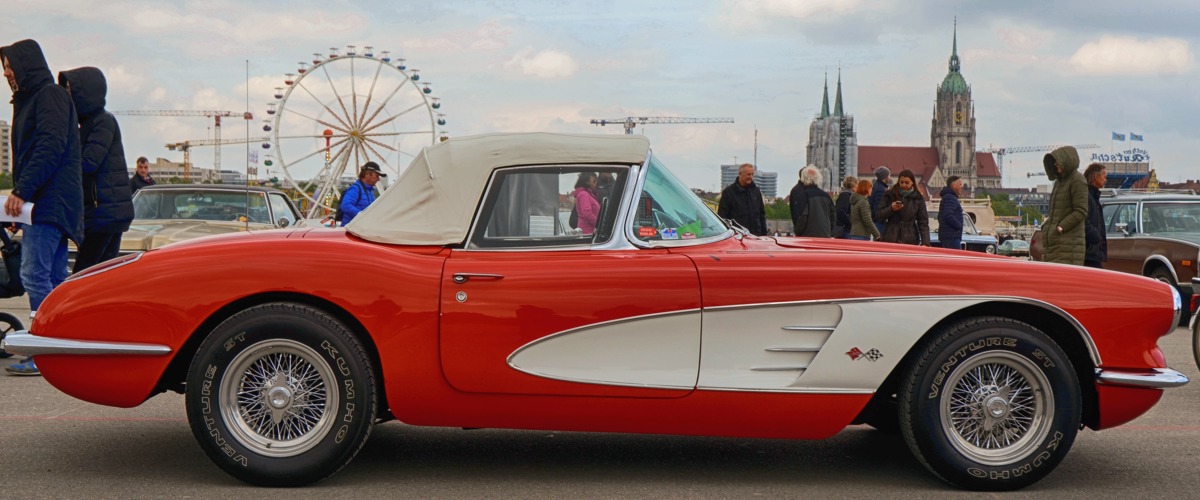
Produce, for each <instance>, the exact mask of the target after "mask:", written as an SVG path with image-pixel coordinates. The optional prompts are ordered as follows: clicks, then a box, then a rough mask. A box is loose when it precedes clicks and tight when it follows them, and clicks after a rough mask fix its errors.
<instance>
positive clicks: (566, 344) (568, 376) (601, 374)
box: [508, 309, 700, 389]
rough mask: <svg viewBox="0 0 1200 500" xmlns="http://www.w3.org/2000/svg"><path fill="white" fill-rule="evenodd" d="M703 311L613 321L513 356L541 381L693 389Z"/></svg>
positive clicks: (543, 342)
mask: <svg viewBox="0 0 1200 500" xmlns="http://www.w3.org/2000/svg"><path fill="white" fill-rule="evenodd" d="M699 363H700V310H699V309H694V310H691V311H682V312H675V313H668V314H660V315H652V316H643V317H637V318H631V319H628V320H619V321H610V322H607V323H600V324H596V325H590V326H585V327H582V328H576V329H573V330H567V331H565V332H559V333H556V334H553V335H550V336H547V337H543V338H541V339H538V340H536V341H533V342H530V343H529V344H526V345H524V346H522V347H521V348H519V349H517V350H516V351H514V352H513V353H512V354H511V355H509V356H508V365H509V366H511V367H513V368H515V369H517V370H520V371H523V372H525V373H528V374H530V375H536V376H539V377H545V378H551V379H557V380H566V381H570V382H584V383H592V384H604V385H622V386H636V387H656V388H669V389H693V388H695V387H696V372H697V371H698V369H699Z"/></svg>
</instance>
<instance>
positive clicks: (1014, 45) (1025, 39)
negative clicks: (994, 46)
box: [996, 26, 1053, 51]
mask: <svg viewBox="0 0 1200 500" xmlns="http://www.w3.org/2000/svg"><path fill="white" fill-rule="evenodd" d="M996 38H997V39H998V40H1000V41H1001V42H1002V43H1004V45H1005V46H1006V47H1008V48H1010V49H1017V50H1020V51H1030V50H1035V49H1037V48H1039V47H1044V46H1045V45H1046V43H1047V42H1048V41H1050V39H1051V38H1053V33H1052V32H1049V31H1044V30H1039V29H1035V28H1029V27H1021V28H1012V27H1007V26H1006V27H1004V28H1000V29H998V30H996Z"/></svg>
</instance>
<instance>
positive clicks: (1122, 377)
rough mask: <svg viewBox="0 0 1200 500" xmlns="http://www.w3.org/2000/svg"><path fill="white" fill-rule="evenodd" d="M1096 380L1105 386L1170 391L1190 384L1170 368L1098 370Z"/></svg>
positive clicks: (1183, 376)
mask: <svg viewBox="0 0 1200 500" xmlns="http://www.w3.org/2000/svg"><path fill="white" fill-rule="evenodd" d="M1096 380H1097V381H1098V382H1100V383H1101V384H1105V385H1124V386H1128V387H1148V388H1154V389H1168V388H1171V387H1179V386H1182V385H1184V384H1186V383H1188V378H1187V375H1184V374H1182V373H1179V372H1177V371H1175V370H1172V369H1170V368H1155V369H1153V370H1151V371H1148V372H1131V371H1123V370H1105V369H1103V368H1097V369H1096Z"/></svg>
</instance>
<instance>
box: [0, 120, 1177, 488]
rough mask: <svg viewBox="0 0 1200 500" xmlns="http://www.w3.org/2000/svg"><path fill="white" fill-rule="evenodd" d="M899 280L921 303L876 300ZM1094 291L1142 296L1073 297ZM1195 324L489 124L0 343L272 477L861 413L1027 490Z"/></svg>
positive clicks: (1159, 304) (83, 295) (648, 163)
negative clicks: (508, 442)
mask: <svg viewBox="0 0 1200 500" xmlns="http://www.w3.org/2000/svg"><path fill="white" fill-rule="evenodd" d="M597 172H601V173H610V174H612V175H613V177H614V178H615V182H614V184H613V185H612V186H611V188H610V189H606V190H604V191H599V190H598V191H597V192H595V195H596V199H597V200H598V201H599V209H598V210H597V211H596V212H595V217H596V218H595V221H594V228H595V229H594V230H593V231H591V232H590V233H588V232H584V231H580V230H575V229H572V228H570V227H568V225H566V224H564V223H563V222H562V221H563V220H565V219H564V217H563V215H564V214H567V213H569V212H570V211H571V209H572V207H571V206H570V202H569V201H567V200H569V198H568V197H567V196H566V195H567V194H568V193H571V192H572V191H573V190H574V186H575V184H576V183H577V181H578V180H580V179H586V178H587V176H590V175H595V173H597ZM198 201H199V200H198ZM180 205H181V204H180V203H178V202H176V203H173V204H172V205H160V207H164V208H165V207H166V206H175V207H176V211H177V212H179V211H180V209H179V207H180ZM183 205H184V206H187V209H186V210H184V211H183V213H187V214H189V215H190V214H195V213H199V208H200V207H199V206H200V204H199V203H198V204H197V207H196V208H195V209H193V208H192V207H191V206H190V205H187V204H183ZM213 205H216V203H215V200H214V203H213ZM234 211H236V209H233V210H226V211H222V212H221V215H220V217H229V216H237V215H238V214H242V213H245V212H238V213H226V212H234ZM591 213H592V212H591V211H588V212H587V215H586V216H588V217H591V216H592V215H591ZM247 215H250V216H251V217H254V213H252V212H251V213H249V214H247ZM160 216H161V215H160ZM583 216H585V214H584V213H582V212H581V214H580V217H583ZM214 217H215V216H214ZM254 218H255V220H256V221H257V220H258V218H257V217H254ZM589 222H592V221H590V220H589ZM588 225H589V224H580V227H588ZM198 264H199V265H198ZM299 271H302V272H299ZM888 275H891V276H895V277H896V278H897V280H898V281H899V282H901V283H902V286H889V287H881V286H878V284H879V280H880V278H881V276H888ZM912 276H920V277H921V279H912ZM1030 276H1036V277H1037V280H1036V281H1037V283H1038V286H1030ZM798 284H800V286H798ZM1095 289H1120V290H1123V291H1124V292H1125V293H1123V294H1122V296H1120V297H1116V296H1113V295H1111V294H1094V293H1080V290H1095ZM1180 307H1181V304H1180V299H1179V295H1178V293H1176V292H1175V289H1174V288H1172V287H1169V286H1166V285H1164V284H1163V283H1159V282H1156V281H1153V280H1146V279H1142V278H1139V277H1135V276H1127V275H1122V274H1118V273H1109V272H1102V271H1096V270H1093V269H1085V268H1081V267H1074V266H1059V265H1049V264H1043V263H1037V262H1029V261H1024V260H1017V259H1004V258H999V257H995V256H988V255H977V254H973V253H969V252H961V251H954V250H944V249H939V248H927V247H919V246H911V245H898V244H889V243H880V242H864V241H849V240H835V239H828V238H778V239H777V238H769V237H755V236H752V235H749V234H746V233H744V232H741V231H738V230H735V229H732V228H730V227H727V226H726V225H725V224H724V223H723V221H722V220H721V219H719V218H717V217H716V216H715V215H714V214H713V212H712V211H711V210H709V209H708V208H707V207H705V205H704V204H703V203H702V202H701V201H700V200H699V199H698V198H697V197H696V196H695V195H694V194H693V193H692V192H691V191H690V190H689V189H688V188H687V187H686V186H685V185H684V184H683V183H681V182H679V180H677V179H676V178H675V177H674V176H673V175H672V174H671V173H670V171H668V170H667V168H666V167H665V166H663V164H662V163H660V161H659V159H658V158H656V157H655V156H654V155H652V154H651V151H650V144H649V142H648V140H647V139H646V138H645V137H643V136H637V135H567V134H495V135H484V136H475V137H460V138H452V139H450V140H448V141H445V142H441V143H439V144H436V145H433V146H430V147H428V148H426V149H425V150H424V151H423V152H422V154H420V155H418V156H417V157H416V158H415V159H414V160H413V163H412V165H410V166H409V168H408V169H407V171H405V173H404V174H402V176H401V177H400V178H399V179H398V181H397V182H396V184H395V185H394V186H393V187H391V188H390V189H388V191H387V192H386V193H384V194H383V195H382V196H381V197H380V198H379V199H378V200H377V201H376V202H375V203H374V204H373V205H372V206H371V207H370V208H368V209H367V210H366V211H364V212H363V213H362V214H360V215H359V216H358V217H356V218H355V219H354V221H353V222H351V223H350V224H349V225H348V226H347V227H346V228H344V229H342V228H336V229H335V228H293V229H288V230H282V231H261V232H242V233H237V234H227V235H222V236H214V237H209V238H199V239H194V240H190V241H185V242H181V243H177V244H174V245H169V246H166V247H163V248H160V249H157V250H150V251H147V252H144V253H135V254H132V255H128V256H125V257H120V258H117V259H115V260H112V261H109V262H106V263H103V264H100V265H98V266H95V267H93V268H91V269H89V270H87V271H85V272H82V273H78V274H76V275H75V276H73V277H71V278H70V279H69V280H67V281H66V282H65V283H63V284H62V285H61V286H59V287H58V288H57V289H55V290H54V292H52V293H51V294H50V296H49V297H48V298H47V299H46V301H45V303H44V304H43V305H42V307H41V309H39V311H38V315H37V318H36V319H35V320H34V321H33V323H32V325H30V328H29V330H28V331H20V332H14V333H12V334H10V335H9V336H8V338H7V339H6V340H5V346H6V347H7V348H8V349H9V350H11V351H14V352H18V353H24V354H30V355H34V356H35V357H36V360H37V364H38V367H39V368H40V369H41V371H42V374H43V376H44V377H45V379H46V380H47V381H48V382H49V383H51V384H53V385H54V386H55V387H56V388H58V389H59V390H61V391H63V392H65V393H67V394H69V395H72V396H74V397H77V398H80V399H83V400H86V401H91V402H94V403H98V404H104V405H111V406H118V407H132V406H137V405H139V404H141V403H143V402H144V401H145V400H146V399H147V398H150V397H152V396H154V395H155V394H157V393H160V392H163V391H177V392H181V393H184V394H185V395H186V414H187V417H188V420H189V422H190V425H191V428H192V431H193V434H194V435H195V437H196V439H197V441H198V442H199V444H200V447H201V448H202V449H203V450H204V451H205V452H206V453H207V455H208V456H209V458H210V459H212V460H213V462H214V463H216V464H217V465H218V466H219V467H221V468H222V469H223V470H225V471H226V472H228V473H229V474H231V475H233V476H235V477H237V478H240V479H242V480H244V481H247V482H250V483H254V484H259V485H279V486H295V485H301V484H306V483H311V482H313V481H317V480H320V479H321V478H324V477H326V476H329V475H330V474H333V473H334V472H336V471H338V470H339V469H341V468H342V467H343V466H345V465H346V464H347V463H349V462H350V460H351V459H352V458H353V457H354V456H355V455H356V454H357V452H358V451H359V449H360V448H361V447H362V446H363V443H364V442H365V441H366V439H367V437H368V435H369V434H370V431H371V428H372V426H374V425H376V424H377V423H378V422H380V421H386V420H391V419H396V420H400V421H402V422H406V423H408V424H412V425H425V426H447V427H463V428H480V427H482V428H513V429H546V430H563V431H594V432H622V433H627V432H634V433H663V434H685V435H705V436H732V437H760V438H793V439H822V438H826V437H829V436H832V435H834V434H836V433H837V432H838V431H840V430H841V429H843V428H844V427H845V426H847V425H850V424H855V423H868V424H870V425H873V426H876V427H879V428H884V429H898V430H899V432H900V434H901V435H902V436H903V439H904V440H905V442H906V443H907V445H908V448H909V449H910V450H911V451H912V453H913V454H914V455H915V457H916V458H917V459H918V461H919V462H920V463H922V464H923V465H924V466H925V467H927V468H928V469H929V470H930V471H932V472H933V473H934V474H936V475H937V476H938V477H939V478H942V479H945V480H946V481H948V482H950V483H952V484H955V485H958V486H960V487H963V488H970V489H979V490H1009V489H1015V488H1020V487H1023V486H1026V485H1028V484H1031V483H1033V482H1035V481H1038V480H1039V479H1041V478H1043V477H1045V476H1046V475H1047V474H1049V473H1050V472H1051V471H1052V470H1053V469H1054V468H1055V466H1057V464H1058V463H1059V462H1061V460H1062V459H1063V457H1064V456H1065V455H1066V454H1067V452H1068V450H1070V448H1071V445H1072V444H1073V442H1074V440H1075V437H1076V434H1077V432H1079V431H1080V430H1081V429H1082V428H1084V427H1087V428H1091V429H1105V428H1110V427H1114V426H1118V425H1121V424H1124V423H1126V422H1129V421H1130V420H1133V419H1135V418H1137V417H1138V416H1139V415H1141V414H1143V413H1144V412H1146V411H1147V410H1149V409H1150V408H1151V407H1153V406H1154V404H1155V403H1156V402H1157V401H1158V399H1159V398H1160V397H1161V395H1162V391H1163V389H1164V388H1168V387H1175V386H1179V385H1182V384H1184V383H1186V382H1187V378H1186V377H1184V376H1183V375H1182V374H1180V373H1179V372H1177V371H1175V370H1172V369H1170V368H1168V367H1167V366H1166V361H1165V360H1164V358H1163V355H1162V351H1160V350H1159V348H1158V347H1157V345H1156V343H1157V341H1158V339H1159V338H1160V337H1162V336H1164V335H1166V334H1168V333H1170V332H1171V331H1172V330H1173V328H1174V323H1175V321H1176V320H1177V318H1178V316H1179V314H1180ZM97 325H102V326H103V327H98V326H97ZM65 432H71V431H70V430H66V431H65ZM1089 444H1092V445H1098V444H1101V443H1095V442H1093V443H1089ZM124 446H128V447H130V448H136V447H137V446H138V444H137V443H127V444H125V445H124ZM27 452H29V453H36V450H28V451H27ZM125 452H136V450H134V449H130V450H125ZM1130 460H1134V458H1130Z"/></svg>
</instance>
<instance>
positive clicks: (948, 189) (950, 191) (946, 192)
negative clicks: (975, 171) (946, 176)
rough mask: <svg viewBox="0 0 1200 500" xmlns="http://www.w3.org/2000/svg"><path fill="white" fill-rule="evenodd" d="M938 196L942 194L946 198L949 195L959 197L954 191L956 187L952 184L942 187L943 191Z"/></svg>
mask: <svg viewBox="0 0 1200 500" xmlns="http://www.w3.org/2000/svg"><path fill="white" fill-rule="evenodd" d="M938 196H940V197H942V198H945V197H947V196H953V197H955V198H958V193H955V192H954V188H952V187H950V186H946V187H943V188H942V192H941V193H938Z"/></svg>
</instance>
